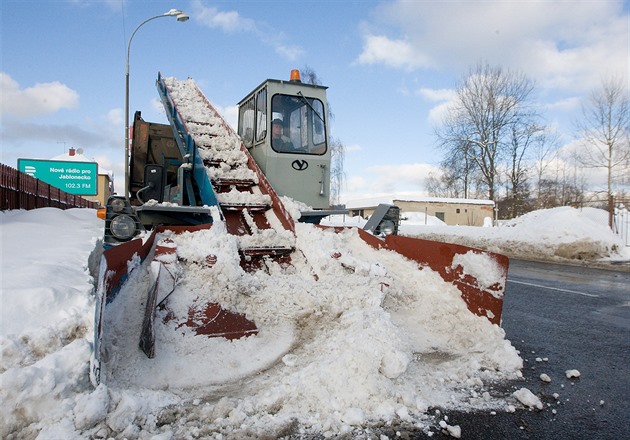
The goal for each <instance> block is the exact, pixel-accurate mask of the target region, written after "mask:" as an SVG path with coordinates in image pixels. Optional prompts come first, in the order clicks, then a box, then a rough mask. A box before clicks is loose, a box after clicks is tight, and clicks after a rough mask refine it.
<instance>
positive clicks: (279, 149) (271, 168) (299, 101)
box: [238, 70, 331, 215]
mask: <svg viewBox="0 0 630 440" xmlns="http://www.w3.org/2000/svg"><path fill="white" fill-rule="evenodd" d="M299 73H300V72H299V71H298V70H293V71H292V72H291V79H290V80H289V81H283V80H275V79H268V80H266V81H264V82H263V83H262V84H261V85H259V86H258V87H256V88H255V89H254V90H253V91H252V92H251V93H250V94H249V95H248V96H247V97H245V98H244V99H243V100H241V102H239V103H238V106H239V118H238V134H239V135H240V137H241V139H242V141H243V143H244V144H245V146H246V147H247V149H248V150H249V152H250V154H251V155H252V157H253V158H254V160H255V161H256V163H257V164H258V166H259V167H260V168H261V170H262V172H263V173H264V174H265V176H266V177H267V180H269V182H270V183H271V186H272V187H273V188H274V189H275V190H276V192H277V193H278V194H279V195H285V196H288V197H291V198H292V199H295V200H298V201H300V202H302V203H304V204H306V205H309V206H310V207H312V208H314V209H316V210H322V209H328V208H329V207H330V202H329V198H330V160H331V155H330V149H329V146H328V131H327V118H328V105H327V103H326V89H327V87H324V86H318V85H312V84H304V83H302V82H301V81H300V76H299ZM304 214H305V213H303V215H304Z"/></svg>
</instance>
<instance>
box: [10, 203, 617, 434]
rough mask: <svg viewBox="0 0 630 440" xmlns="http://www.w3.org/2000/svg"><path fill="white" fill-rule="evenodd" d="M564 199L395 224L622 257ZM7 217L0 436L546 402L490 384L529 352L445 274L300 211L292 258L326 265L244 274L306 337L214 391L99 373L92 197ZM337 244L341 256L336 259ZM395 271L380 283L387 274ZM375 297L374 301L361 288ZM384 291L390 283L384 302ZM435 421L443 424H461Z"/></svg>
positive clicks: (330, 424) (241, 429)
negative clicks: (469, 307)
mask: <svg viewBox="0 0 630 440" xmlns="http://www.w3.org/2000/svg"><path fill="white" fill-rule="evenodd" d="M567 209H568V211H567V210H566V209H564V208H559V209H558V210H557V211H554V210H550V211H552V212H549V211H545V212H542V213H532V215H531V216H529V218H527V217H526V216H523V218H521V219H516V220H515V221H513V224H511V225H505V226H502V227H500V228H471V227H452V226H450V227H445V226H424V225H421V226H420V225H413V224H409V223H407V224H404V225H403V228H402V232H403V233H405V234H407V235H419V236H421V237H422V238H429V236H428V235H427V234H433V233H441V234H445V235H444V240H445V241H448V240H450V239H453V237H454V239H456V240H471V241H469V242H468V243H471V244H474V245H475V247H484V246H482V245H483V244H484V240H485V243H487V246H488V249H489V250H492V251H495V252H502V253H506V254H508V255H510V253H512V255H514V254H515V253H516V252H520V253H521V254H520V255H530V256H532V255H535V254H540V255H541V256H542V257H546V258H549V259H552V260H553V261H558V259H559V258H561V257H559V256H558V255H557V254H558V249H561V248H562V249H564V248H571V245H572V244H575V243H579V245H578V246H577V248H579V249H598V246H599V247H601V249H604V251H602V253H601V254H598V256H601V260H602V261H618V260H620V259H622V258H626V259H627V258H628V255H627V253H626V254H624V249H622V250H621V252H614V246H615V245H617V242H616V238H615V236H613V235H612V234H611V232H610V231H609V230H608V229H607V227H606V226H605V222H604V223H603V225H602V222H601V221H599V220H598V218H599V217H601V212H597V210H596V211H595V212H589V211H587V210H584V211H577V210H571V209H570V208H567ZM593 216H594V217H596V219H595V220H592V219H591V217H593ZM0 220H1V222H0V233H1V238H2V254H1V258H0V268H1V272H2V280H1V287H2V289H1V290H0V305H1V312H2V322H1V325H0V354H1V357H0V384H1V386H0V399H1V400H2V401H3V402H4V403H5V405H3V407H2V410H0V437H4V438H38V439H58V438H108V437H110V436H114V435H120V436H123V437H127V438H139V439H148V438H156V439H157V438H160V439H174V438H181V436H182V435H192V433H198V434H201V435H207V436H208V437H216V436H217V435H220V434H221V433H223V438H239V437H238V436H239V435H244V434H251V435H262V434H269V433H275V434H279V433H282V432H290V431H291V429H293V428H292V427H293V426H294V423H296V422H295V421H296V420H299V418H300V417H305V416H304V414H306V415H308V416H309V418H308V420H306V419H305V420H301V423H302V426H309V427H310V428H309V429H310V430H311V432H312V431H318V432H325V433H328V434H329V435H333V434H334V433H348V432H352V431H353V430H355V429H360V427H361V426H364V423H365V424H366V423H368V422H370V421H372V420H375V419H382V420H393V419H395V420H402V421H407V422H408V423H415V424H416V426H418V427H419V429H421V430H423V431H425V432H430V431H431V430H432V429H434V425H435V423H436V420H435V419H434V418H430V419H427V418H425V417H426V415H425V412H426V411H427V410H428V408H430V407H435V406H443V407H455V408H462V409H464V408H485V409H487V410H494V411H496V410H501V411H505V410H509V411H513V410H514V405H517V406H518V405H519V404H521V405H523V406H524V407H531V406H532V405H533V406H534V407H536V406H537V405H536V403H537V402H535V401H534V402H533V403H532V401H533V399H532V398H531V396H530V395H529V394H527V393H526V392H525V391H522V392H521V393H520V394H519V395H514V396H502V397H499V398H497V397H495V396H491V395H490V392H489V391H488V390H489V389H490V388H488V387H491V386H492V384H493V382H494V380H497V379H499V380H501V378H503V379H514V378H518V377H519V371H520V368H522V365H521V364H520V363H519V362H520V358H519V357H518V355H517V354H516V353H515V352H514V349H513V347H512V346H511V344H510V342H509V341H508V340H505V339H504V336H505V335H504V332H503V330H502V329H500V328H499V327H496V326H490V325H489V324H488V322H486V321H483V320H479V319H476V318H472V317H471V316H469V314H468V313H467V312H466V311H465V309H463V308H461V307H460V304H459V303H458V301H455V300H452V301H449V302H446V299H445V297H444V293H445V292H447V290H448V289H446V288H445V286H444V285H443V284H442V282H441V281H440V280H433V279H432V278H431V273H429V272H427V273H423V272H415V271H413V270H409V268H407V267H406V266H405V265H404V264H403V263H402V262H400V261H398V260H397V259H395V258H394V256H392V255H388V254H382V253H373V252H370V253H368V254H363V255H361V254H360V253H358V248H356V247H355V246H354V245H353V244H352V242H351V241H341V240H340V238H339V237H338V236H337V235H334V234H330V235H326V234H323V233H321V231H318V230H316V229H314V228H310V227H308V226H306V225H302V226H300V228H299V229H300V234H299V236H300V237H301V238H300V240H301V243H300V246H301V248H302V250H303V252H304V253H305V254H306V255H308V259H309V261H310V263H309V265H308V267H307V266H303V267H302V266H299V262H298V261H296V267H297V272H296V273H298V274H299V273H305V274H308V273H310V271H311V270H313V267H317V268H318V270H319V271H320V272H321V273H320V282H319V283H314V282H313V280H312V277H309V276H305V277H304V278H303V279H302V278H301V277H289V276H288V277H286V278H284V277H277V278H274V279H273V280H268V282H269V283H272V282H273V284H270V285H268V286H266V285H265V284H264V282H267V281H265V280H264V279H262V278H261V279H254V278H252V279H249V278H247V279H245V278H244V279H243V280H242V281H243V283H240V284H239V285H242V286H244V287H248V286H249V287H248V289H249V290H251V291H252V293H254V292H255V294H252V295H251V298H250V297H248V298H244V299H243V300H244V301H245V302H247V301H251V302H252V304H253V305H255V306H256V308H255V310H258V312H259V313H260V311H261V310H262V309H261V304H265V302H264V301H263V302H261V303H260V304H257V303H256V302H257V301H261V300H262V299H263V298H269V299H270V300H271V299H273V298H275V300H277V299H278V297H279V296H283V297H285V298H286V300H285V302H284V303H283V310H284V312H285V314H286V313H288V312H291V313H295V314H297V315H298V316H299V317H300V319H299V321H300V322H301V327H300V335H301V336H302V337H303V339H302V340H301V341H300V342H299V344H297V345H296V347H295V348H294V349H293V350H292V352H291V353H287V354H286V355H284V356H282V357H281V360H280V362H278V363H277V364H276V365H275V366H274V367H273V368H272V369H270V370H268V371H266V372H265V373H264V374H262V373H261V374H258V375H254V376H253V377H252V378H251V379H248V380H247V381H245V383H244V385H239V386H238V387H237V386H234V385H232V386H230V385H229V384H228V385H223V386H221V387H218V388H217V389H216V390H214V392H213V391H212V389H210V390H196V391H195V393H190V394H185V393H184V394H178V393H176V392H172V391H171V390H169V389H168V387H167V389H161V390H148V389H136V388H128V389H127V388H124V387H123V388H119V389H116V388H115V387H107V386H104V385H101V386H99V387H98V388H96V389H94V388H93V387H92V385H91V384H90V383H89V380H88V367H89V357H90V354H91V345H92V342H93V316H94V299H93V291H92V289H93V282H94V279H93V278H92V276H90V269H91V267H90V266H92V265H93V262H91V260H90V258H91V257H92V256H93V254H92V250H93V249H94V248H95V246H96V245H97V244H98V239H99V237H100V234H101V233H102V223H101V221H100V220H98V219H97V218H96V216H95V213H94V211H93V210H87V209H84V210H78V209H73V210H68V211H61V210H57V209H53V208H44V209H39V210H34V211H13V212H3V213H0ZM600 220H601V219H600ZM218 232H219V231H218V230H216V231H210V234H211V235H212V234H213V233H218ZM206 234H207V233H206ZM447 236H448V240H447ZM436 237H437V236H436ZM214 239H216V240H219V241H221V240H222V239H223V238H222V237H221V236H220V235H217V236H216V237H214ZM202 241H203V240H202ZM202 241H196V242H198V243H199V242H202ZM458 243H464V242H463V241H458ZM593 243H594V244H593ZM331 249H339V250H340V251H341V253H342V254H343V255H344V258H346V259H348V260H347V261H346V260H344V261H342V262H336V260H331V258H330V250H331ZM625 251H626V252H627V250H625ZM578 254H579V253H578ZM579 255H584V254H579ZM565 258H566V257H565ZM566 259H567V260H568V261H571V260H570V259H569V258H566ZM577 261H579V260H577ZM228 262H229V261H228ZM344 262H345V263H347V264H346V265H345V266H344V265H343V264H341V263H344ZM350 263H351V264H352V266H354V267H356V268H358V269H360V270H358V272H357V274H356V276H355V275H352V274H349V273H348V272H347V267H348V264H350ZM313 265H315V266H313ZM298 266H299V267H298ZM385 267H387V268H388V269H387V270H385V269H384V268H385ZM92 269H93V268H92ZM222 273H223V275H225V272H222ZM411 274H413V276H411ZM237 275H238V274H237ZM238 276H239V277H240V276H241V275H238ZM385 276H386V277H387V279H386V280H385V281H386V282H387V284H383V282H382V281H383V279H382V278H383V277H385ZM392 280H398V283H399V284H398V287H397V285H395V284H392ZM245 281H247V282H245ZM278 281H282V282H281V283H278ZM231 283H232V284H234V282H231ZM324 283H325V284H324ZM318 284H319V285H323V286H324V288H323V289H322V288H321V287H319V288H317V285H318ZM389 284H391V287H390V288H389V292H387V295H385V292H383V285H389ZM407 284H408V286H407ZM415 286H423V289H422V290H423V291H424V293H425V296H424V299H423V302H422V304H421V305H420V303H418V304H416V303H415V302H414V301H416V300H415V299H414V295H413V293H414V292H415V291H416V290H417V288H416V287H415ZM263 287H264V289H262V290H261V288H263ZM266 291H268V292H269V296H266V294H265V292H266ZM281 293H282V295H280V294H281ZM285 293H286V295H285ZM427 295H428V296H427ZM371 297H374V301H367V302H366V298H371ZM379 299H386V300H385V301H384V302H383V303H384V305H385V306H386V308H387V310H385V309H383V308H381V307H380V304H381V303H380V302H379V301H378V300H379ZM350 300H352V301H353V302H352V303H350V302H349V301H350ZM416 302H417V301H416ZM414 304H416V306H414ZM460 308H461V309H462V310H461V313H460ZM311 309H312V310H311ZM252 310H254V309H252ZM313 310H314V311H315V312H313ZM270 311H271V309H270ZM311 312H313V313H311ZM464 312H465V313H464ZM444 313H447V315H448V319H445V317H444V316H443V314H444ZM392 317H393V318H395V319H396V323H397V325H398V327H404V326H405V325H406V324H411V323H412V322H411V321H412V320H413V321H414V323H415V325H414V326H413V327H410V328H413V329H414V330H415V333H414V335H415V336H414V338H415V339H414V340H415V341H416V342H414V344H415V346H412V345H414V344H412V342H413V341H411V340H408V337H409V336H410V335H411V333H413V332H410V331H407V332H404V333H401V334H400V335H398V336H397V337H394V336H396V335H397V332H395V331H394V330H393V329H394V327H395V326H394V327H392V325H393V321H392V322H390V320H391V319H392ZM458 323H459V324H458ZM477 327H478V328H477ZM225 344H226V345H228V344H227V343H225ZM471 353H472V354H474V356H471ZM478 367H481V369H480V370H479V369H478ZM232 369H234V368H232ZM517 380H518V379H517ZM240 388H242V389H240ZM198 393H201V394H200V395H201V396H203V397H202V398H198V397H197V396H196V394H198ZM208 393H209V394H208ZM217 396H224V397H221V398H219V400H217ZM441 422H443V423H440V428H442V429H446V430H447V431H448V432H449V435H451V436H454V437H455V436H457V435H458V434H459V433H458V432H457V428H456V427H451V428H452V429H450V430H449V429H448V428H449V426H448V425H447V426H446V427H443V426H441V425H442V424H444V423H446V422H444V421H443V420H442V421H441ZM304 429H306V428H304ZM451 431H452V432H451ZM463 434H465V433H462V435H463ZM216 438H221V437H216Z"/></svg>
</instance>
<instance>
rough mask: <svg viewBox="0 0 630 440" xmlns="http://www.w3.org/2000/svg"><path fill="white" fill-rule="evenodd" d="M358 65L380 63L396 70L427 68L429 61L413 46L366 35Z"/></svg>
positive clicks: (399, 41)
mask: <svg viewBox="0 0 630 440" xmlns="http://www.w3.org/2000/svg"><path fill="white" fill-rule="evenodd" d="M357 62H358V63H359V64H377V63H382V64H385V65H386V66H390V67H397V68H406V69H409V68H417V67H428V66H429V65H430V63H429V60H428V59H427V57H425V56H424V55H423V54H422V53H420V52H417V51H416V50H415V49H414V46H413V44H411V43H410V42H409V41H404V40H392V39H390V38H388V37H386V36H383V35H367V36H365V42H364V46H363V52H362V53H361V55H359V59H358V60H357Z"/></svg>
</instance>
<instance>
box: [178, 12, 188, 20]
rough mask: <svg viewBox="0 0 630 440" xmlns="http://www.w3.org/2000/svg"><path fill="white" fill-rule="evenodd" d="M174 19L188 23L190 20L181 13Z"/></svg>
mask: <svg viewBox="0 0 630 440" xmlns="http://www.w3.org/2000/svg"><path fill="white" fill-rule="evenodd" d="M176 17H177V21H188V19H189V18H190V17H189V16H188V15H187V14H184V13H183V12H181V13H179V14H177V15H176Z"/></svg>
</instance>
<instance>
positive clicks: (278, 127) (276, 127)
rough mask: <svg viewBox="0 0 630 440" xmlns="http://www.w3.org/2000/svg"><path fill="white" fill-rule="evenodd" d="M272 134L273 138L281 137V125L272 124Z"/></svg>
mask: <svg viewBox="0 0 630 440" xmlns="http://www.w3.org/2000/svg"><path fill="white" fill-rule="evenodd" d="M272 134H273V136H274V137H278V136H280V135H282V125H281V124H273V128H272Z"/></svg>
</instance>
